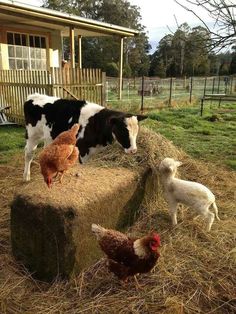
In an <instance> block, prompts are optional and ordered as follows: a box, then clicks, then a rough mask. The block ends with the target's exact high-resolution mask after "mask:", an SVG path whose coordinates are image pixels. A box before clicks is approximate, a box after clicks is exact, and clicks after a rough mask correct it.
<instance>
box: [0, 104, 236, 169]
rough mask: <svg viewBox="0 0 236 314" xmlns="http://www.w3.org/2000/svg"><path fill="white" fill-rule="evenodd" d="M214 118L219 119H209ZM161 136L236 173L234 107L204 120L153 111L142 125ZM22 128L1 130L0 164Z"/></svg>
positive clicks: (186, 111) (195, 111) (19, 145)
mask: <svg viewBox="0 0 236 314" xmlns="http://www.w3.org/2000/svg"><path fill="white" fill-rule="evenodd" d="M213 115H215V116H216V117H217V118H218V119H219V120H218V121H215V122H211V121H209V120H208V119H209V118H211V117H212V116H213ZM143 124H144V125H146V126H148V127H149V128H151V129H153V130H154V131H156V132H159V133H161V134H162V135H164V136H165V137H167V138H168V139H170V140H171V141H173V143H174V144H175V145H176V146H178V147H181V148H182V149H183V150H184V151H186V152H187V153H188V154H190V155H191V156H193V157H194V158H197V159H203V160H207V161H211V162H215V163H219V164H222V163H223V164H225V165H226V166H228V167H230V168H232V169H234V170H236V105H235V104H230V105H222V107H221V108H218V107H217V106H213V108H212V109H210V108H209V105H208V106H206V109H205V111H204V115H203V117H200V115H199V108H179V109H169V110H168V109H165V110H162V111H158V112H157V111H154V112H151V113H150V114H149V119H147V120H145V122H144V123H143ZM24 132H25V131H24V128H22V127H15V126H14V127H13V126H2V127H0V163H1V164H4V163H7V162H9V161H10V160H11V158H12V157H13V156H14V154H16V153H19V152H22V153H23V149H24V145H25V138H24Z"/></svg>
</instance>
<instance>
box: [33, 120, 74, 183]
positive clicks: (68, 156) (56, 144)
mask: <svg viewBox="0 0 236 314" xmlns="http://www.w3.org/2000/svg"><path fill="white" fill-rule="evenodd" d="M79 128H80V126H79V124H75V125H73V127H72V128H71V129H70V130H68V131H65V132H62V133H61V134H59V135H58V136H57V137H56V138H55V139H54V141H53V142H52V143H51V144H49V145H48V146H46V147H45V148H44V150H43V151H42V152H41V154H40V156H39V163H40V167H41V173H42V175H43V177H44V181H45V182H46V184H47V186H48V187H49V188H50V187H51V185H52V180H53V178H55V177H57V175H59V174H60V182H62V176H63V174H64V172H65V171H66V170H68V169H69V168H70V167H72V166H73V165H74V164H75V163H76V161H77V160H78V157H79V150H78V148H77V147H76V146H75V145H76V135H77V133H78V130H79Z"/></svg>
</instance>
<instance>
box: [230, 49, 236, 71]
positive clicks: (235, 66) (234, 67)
mask: <svg viewBox="0 0 236 314" xmlns="http://www.w3.org/2000/svg"><path fill="white" fill-rule="evenodd" d="M232 49H233V53H232V59H231V62H230V66H229V74H236V46H233V47H232Z"/></svg>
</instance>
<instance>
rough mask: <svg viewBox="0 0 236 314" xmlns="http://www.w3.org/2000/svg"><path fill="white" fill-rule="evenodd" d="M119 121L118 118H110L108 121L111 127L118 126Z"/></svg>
mask: <svg viewBox="0 0 236 314" xmlns="http://www.w3.org/2000/svg"><path fill="white" fill-rule="evenodd" d="M118 120H119V118H118V117H110V118H109V119H108V123H109V124H110V125H114V124H116V123H117V122H118Z"/></svg>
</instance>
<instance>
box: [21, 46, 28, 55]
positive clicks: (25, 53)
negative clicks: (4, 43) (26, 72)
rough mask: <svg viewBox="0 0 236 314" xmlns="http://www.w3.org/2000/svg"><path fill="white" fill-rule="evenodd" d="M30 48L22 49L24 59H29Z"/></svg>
mask: <svg viewBox="0 0 236 314" xmlns="http://www.w3.org/2000/svg"><path fill="white" fill-rule="evenodd" d="M28 49H29V48H28V47H22V52H23V58H28Z"/></svg>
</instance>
